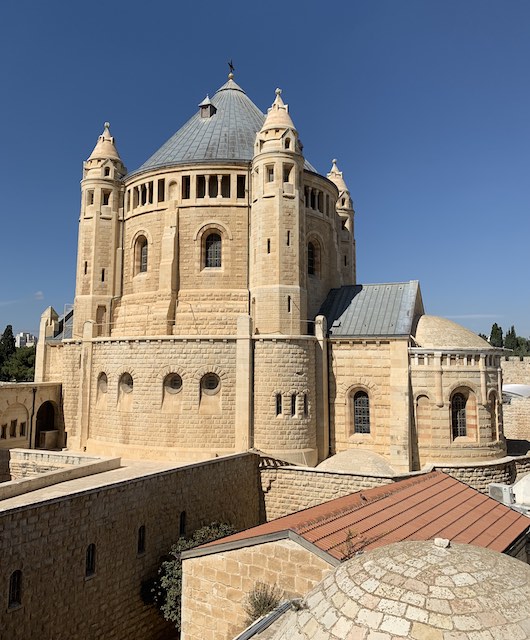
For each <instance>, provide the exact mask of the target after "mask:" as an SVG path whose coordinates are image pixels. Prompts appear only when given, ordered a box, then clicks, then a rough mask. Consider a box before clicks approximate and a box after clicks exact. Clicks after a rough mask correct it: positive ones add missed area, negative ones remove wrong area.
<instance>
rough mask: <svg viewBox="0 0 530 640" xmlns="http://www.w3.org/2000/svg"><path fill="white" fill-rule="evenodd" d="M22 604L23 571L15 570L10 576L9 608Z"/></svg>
mask: <svg viewBox="0 0 530 640" xmlns="http://www.w3.org/2000/svg"><path fill="white" fill-rule="evenodd" d="M21 604H22V571H20V569H17V570H16V571H13V573H12V574H11V576H10V578H9V598H8V602H7V606H8V608H9V609H12V608H14V607H20V605H21Z"/></svg>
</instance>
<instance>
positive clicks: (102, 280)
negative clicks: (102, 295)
mask: <svg viewBox="0 0 530 640" xmlns="http://www.w3.org/2000/svg"><path fill="white" fill-rule="evenodd" d="M101 282H105V269H101Z"/></svg>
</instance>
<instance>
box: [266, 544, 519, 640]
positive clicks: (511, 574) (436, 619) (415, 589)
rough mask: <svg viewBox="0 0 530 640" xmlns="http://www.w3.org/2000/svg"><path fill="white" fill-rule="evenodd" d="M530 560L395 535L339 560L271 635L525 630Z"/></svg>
mask: <svg viewBox="0 0 530 640" xmlns="http://www.w3.org/2000/svg"><path fill="white" fill-rule="evenodd" d="M529 598H530V567H529V566H528V565H527V564H526V563H524V562H522V561H521V560H516V559H514V558H511V557H509V556H507V555H504V554H501V553H497V552H495V551H491V550H489V549H484V548H481V547H474V546H471V545H462V544H455V545H450V546H449V547H448V548H443V547H440V546H436V545H435V543H434V542H433V541H428V542H400V543H397V544H392V545H389V546H386V547H381V548H379V549H376V550H374V551H371V552H369V553H367V554H365V555H361V556H358V557H355V558H353V559H352V560H349V561H347V562H345V563H343V564H342V565H340V566H339V567H337V568H336V569H335V570H334V571H333V572H332V573H331V574H329V575H328V576H327V577H326V578H324V580H323V581H322V582H321V583H320V584H319V585H318V586H317V587H316V588H315V589H314V590H313V591H312V592H311V593H310V594H309V595H308V596H306V598H305V599H304V600H303V601H302V606H301V608H300V609H299V610H298V611H293V610H291V611H289V612H287V613H286V614H284V615H283V616H282V618H280V619H279V620H278V621H277V622H275V623H274V624H273V625H272V626H271V627H270V628H269V631H270V634H267V636H266V637H267V638H270V640H334V639H336V638H343V639H347V638H356V639H357V638H358V639H367V638H372V637H373V638H377V640H402V639H403V638H416V639H418V640H422V639H429V640H464V639H465V638H477V639H478V638H483V639H484V640H486V638H487V639H488V640H491V639H492V638H503V639H504V638H506V639H508V638H528V637H530V605H529V601H530V600H529Z"/></svg>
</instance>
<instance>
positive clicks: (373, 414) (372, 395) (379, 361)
mask: <svg viewBox="0 0 530 640" xmlns="http://www.w3.org/2000/svg"><path fill="white" fill-rule="evenodd" d="M391 364H392V363H391V349H390V343H389V341H385V340H377V341H376V340H370V341H355V342H354V341H335V340H334V341H330V368H331V372H330V381H329V394H330V395H329V397H330V423H331V449H332V451H333V452H334V453H338V452H339V451H345V450H346V449H349V448H352V447H356V448H361V449H369V450H370V451H374V452H376V453H379V454H380V455H383V456H385V457H387V458H388V456H389V453H390V441H391V424H392V421H393V419H394V418H398V415H397V414H396V415H394V414H392V413H391ZM359 390H360V391H365V392H366V393H367V394H368V397H369V407H370V433H366V434H365V433H363V434H361V433H355V432H354V424H353V412H352V402H353V400H352V398H353V395H354V394H355V393H356V391H359ZM403 411H405V412H408V405H404V406H403V407H402V412H403Z"/></svg>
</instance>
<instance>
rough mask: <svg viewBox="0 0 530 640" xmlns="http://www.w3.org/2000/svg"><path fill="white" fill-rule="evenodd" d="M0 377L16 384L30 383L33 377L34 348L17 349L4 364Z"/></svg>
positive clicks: (0, 370)
mask: <svg viewBox="0 0 530 640" xmlns="http://www.w3.org/2000/svg"><path fill="white" fill-rule="evenodd" d="M0 377H2V379H4V380H15V381H16V382H28V381H32V380H33V379H34V377H35V347H19V348H18V349H16V351H15V353H14V354H13V355H12V356H11V357H10V358H8V360H7V361H6V362H4V364H3V366H2V368H1V369H0Z"/></svg>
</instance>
